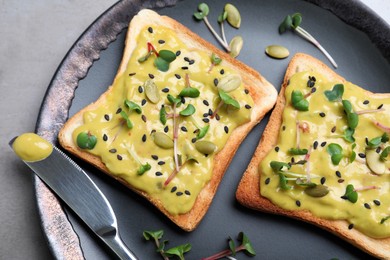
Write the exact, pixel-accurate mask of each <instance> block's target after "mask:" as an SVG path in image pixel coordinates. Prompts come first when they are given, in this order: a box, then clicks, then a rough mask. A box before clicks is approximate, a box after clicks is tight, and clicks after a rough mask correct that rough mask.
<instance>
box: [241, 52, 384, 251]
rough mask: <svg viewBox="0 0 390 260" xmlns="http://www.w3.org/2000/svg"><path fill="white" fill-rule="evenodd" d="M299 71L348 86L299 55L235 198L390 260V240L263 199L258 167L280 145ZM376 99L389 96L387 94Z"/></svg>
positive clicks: (284, 82)
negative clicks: (294, 78) (287, 93)
mask: <svg viewBox="0 0 390 260" xmlns="http://www.w3.org/2000/svg"><path fill="white" fill-rule="evenodd" d="M300 71H319V72H321V73H322V74H323V75H325V76H326V77H327V78H328V79H329V80H332V81H338V82H340V83H344V82H346V80H345V79H344V78H343V77H341V76H340V75H338V74H337V73H335V72H334V71H333V70H331V69H330V68H329V67H328V66H326V65H325V64H324V63H322V62H321V61H319V60H317V59H315V58H313V57H312V56H309V55H307V54H303V53H297V54H296V55H295V56H294V57H293V58H292V59H291V61H290V63H289V65H288V67H287V70H286V74H285V76H284V80H283V84H282V87H281V90H280V92H279V96H278V100H277V102H276V105H275V108H274V109H273V111H272V114H271V116H270V119H269V122H268V124H267V126H266V128H265V130H264V132H263V135H262V137H261V140H260V142H259V145H258V146H257V148H256V150H255V153H254V156H253V158H252V160H251V162H250V163H249V166H248V168H247V169H246V171H245V173H244V175H243V178H242V179H241V181H240V183H239V186H238V188H237V191H236V198H237V200H238V201H239V202H240V203H241V204H242V205H244V206H246V207H249V208H252V209H255V210H259V211H263V212H267V213H273V214H279V215H284V216H288V217H292V218H296V219H299V220H303V221H306V222H309V223H312V224H314V225H316V226H318V227H321V228H323V229H325V230H327V231H330V232H332V233H333V234H335V235H337V236H339V237H340V238H342V239H344V240H346V241H348V242H350V243H351V244H353V245H354V246H356V247H358V248H360V249H362V250H363V251H366V252H367V253H369V254H372V255H374V256H376V257H379V258H382V259H390V238H385V239H374V238H371V237H368V236H366V235H364V234H363V233H361V232H359V231H358V230H356V229H351V230H350V229H348V225H349V224H348V222H347V221H344V220H327V219H322V218H319V217H316V216H315V215H313V214H312V213H310V212H308V211H303V210H285V209H282V208H280V207H278V206H277V205H274V204H273V203H272V202H271V201H270V200H269V199H267V198H265V197H262V196H261V194H260V173H259V167H258V166H259V164H260V162H261V161H262V160H263V158H264V157H265V156H266V155H267V154H268V152H269V151H271V150H272V149H273V148H274V147H275V145H276V144H277V141H278V134H279V129H280V127H281V124H282V113H283V110H284V106H285V104H286V99H285V90H286V87H287V84H288V81H289V79H290V78H291V77H292V76H293V75H294V74H295V73H297V72H300ZM367 95H368V96H370V95H374V94H373V93H371V92H369V91H367ZM375 95H377V96H378V95H379V96H386V97H388V96H389V95H388V94H375Z"/></svg>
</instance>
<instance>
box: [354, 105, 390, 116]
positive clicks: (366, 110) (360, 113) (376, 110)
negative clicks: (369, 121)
mask: <svg viewBox="0 0 390 260" xmlns="http://www.w3.org/2000/svg"><path fill="white" fill-rule="evenodd" d="M382 111H385V108H384V107H381V108H377V109H365V110H359V111H356V114H358V115H363V114H369V113H377V112H382Z"/></svg>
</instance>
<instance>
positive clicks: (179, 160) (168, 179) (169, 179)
mask: <svg viewBox="0 0 390 260" xmlns="http://www.w3.org/2000/svg"><path fill="white" fill-rule="evenodd" d="M178 158H180V159H178V162H179V170H177V169H176V168H175V169H173V172H172V173H171V174H170V175H169V177H168V178H167V179H166V181H165V182H164V187H166V186H168V184H169V183H170V182H171V181H172V180H173V178H175V176H176V174H177V173H178V172H179V171H180V170H181V169H182V168H183V167H184V166H185V165H186V164H187V163H189V162H193V163H197V164H198V163H199V162H198V160H196V159H195V158H194V157H192V156H191V155H187V158H186V160H185V161H184V163H182V162H181V156H178Z"/></svg>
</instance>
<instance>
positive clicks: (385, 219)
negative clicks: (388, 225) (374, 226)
mask: <svg viewBox="0 0 390 260" xmlns="http://www.w3.org/2000/svg"><path fill="white" fill-rule="evenodd" d="M389 219H390V216H387V217H384V218H382V219H381V224H383V223H385V221H387V220H389Z"/></svg>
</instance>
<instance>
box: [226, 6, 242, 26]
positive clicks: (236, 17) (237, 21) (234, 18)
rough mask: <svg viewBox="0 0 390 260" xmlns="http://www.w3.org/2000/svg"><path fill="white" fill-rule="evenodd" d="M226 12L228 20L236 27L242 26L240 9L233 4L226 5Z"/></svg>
mask: <svg viewBox="0 0 390 260" xmlns="http://www.w3.org/2000/svg"><path fill="white" fill-rule="evenodd" d="M224 10H225V12H226V13H227V17H226V20H227V21H228V23H229V24H230V25H231V26H233V27H234V28H237V29H238V28H240V25H241V15H240V12H239V11H238V9H237V8H236V7H235V6H234V5H232V4H226V5H225V9H224Z"/></svg>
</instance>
